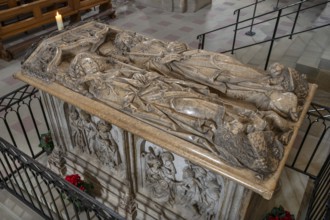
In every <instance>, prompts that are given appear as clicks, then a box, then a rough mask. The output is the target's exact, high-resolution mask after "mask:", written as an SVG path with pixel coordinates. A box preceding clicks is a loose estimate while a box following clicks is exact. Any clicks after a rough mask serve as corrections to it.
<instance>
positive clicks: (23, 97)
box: [0, 85, 49, 158]
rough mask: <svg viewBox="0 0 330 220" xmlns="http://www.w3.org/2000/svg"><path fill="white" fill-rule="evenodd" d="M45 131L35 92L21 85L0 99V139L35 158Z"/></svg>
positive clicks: (29, 87)
mask: <svg viewBox="0 0 330 220" xmlns="http://www.w3.org/2000/svg"><path fill="white" fill-rule="evenodd" d="M48 131H49V125H48V122H47V118H46V115H45V111H44V107H43V105H42V102H41V99H40V96H39V94H38V89H36V88H34V87H32V86H30V85H25V86H22V87H20V88H18V89H16V90H14V91H12V92H10V93H8V94H7V95H5V96H3V97H0V136H1V137H2V138H4V139H5V140H7V141H8V142H10V143H11V144H12V145H14V146H16V147H21V150H22V151H24V152H25V153H27V154H28V155H29V156H31V157H32V158H37V157H38V156H39V155H41V154H42V153H43V150H42V149H41V148H39V147H37V146H38V144H39V139H40V135H41V134H42V133H47V132H48Z"/></svg>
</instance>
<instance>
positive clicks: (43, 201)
mask: <svg viewBox="0 0 330 220" xmlns="http://www.w3.org/2000/svg"><path fill="white" fill-rule="evenodd" d="M0 187H1V188H4V189H6V190H8V191H9V192H10V193H12V194H13V195H14V196H16V197H17V198H18V199H20V200H21V201H23V202H24V203H25V204H26V205H28V206H29V207H30V208H32V209H33V210H34V211H36V212H37V213H38V214H39V215H40V216H42V217H43V218H44V219H96V218H97V219H123V218H122V217H121V216H120V215H118V214H117V213H116V212H114V211H113V210H111V209H110V208H108V207H106V206H105V205H103V204H102V203H100V202H98V201H97V200H95V199H94V198H92V197H91V196H89V195H88V194H86V193H84V192H83V191H81V190H80V189H78V188H77V187H75V186H73V185H72V184H71V183H69V182H67V181H66V180H64V179H62V178H61V177H60V176H58V175H57V174H55V173H53V172H52V171H51V170H49V169H47V168H46V167H45V166H43V165H42V164H40V163H38V162H37V161H35V160H33V159H32V158H31V157H29V156H28V155H27V154H25V153H23V152H22V151H20V150H19V149H17V148H16V147H14V146H13V145H11V144H9V143H8V142H7V141H5V140H4V139H2V138H0Z"/></svg>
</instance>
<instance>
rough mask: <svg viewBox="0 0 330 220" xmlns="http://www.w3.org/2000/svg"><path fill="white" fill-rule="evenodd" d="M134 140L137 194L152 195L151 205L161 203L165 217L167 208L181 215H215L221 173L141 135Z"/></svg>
mask: <svg viewBox="0 0 330 220" xmlns="http://www.w3.org/2000/svg"><path fill="white" fill-rule="evenodd" d="M135 143H136V148H137V149H138V151H137V152H138V153H137V155H136V157H137V161H138V166H137V169H138V173H137V178H138V181H137V182H138V194H139V193H141V194H143V195H144V196H146V197H149V198H152V199H153V202H154V204H152V203H150V201H149V202H148V203H150V204H152V205H151V206H153V208H156V209H157V208H159V207H160V206H161V207H162V208H161V212H162V215H164V216H163V217H166V218H169V219H172V217H170V216H171V214H169V213H170V212H174V213H173V215H180V216H181V217H183V218H184V219H217V215H218V211H219V210H220V207H221V201H223V199H224V198H223V193H222V188H223V185H224V184H225V183H224V180H223V178H222V177H221V176H219V175H215V174H213V173H212V172H210V171H208V170H206V169H204V168H202V167H200V166H197V165H195V164H193V163H191V162H190V161H188V160H185V159H184V158H182V157H179V156H177V155H175V154H173V153H171V152H169V151H166V150H165V149H162V148H160V147H158V146H157V145H154V144H152V143H150V142H148V141H145V140H143V139H141V138H137V140H135ZM149 206H150V205H149ZM164 210H167V212H168V213H167V214H166V211H164Z"/></svg>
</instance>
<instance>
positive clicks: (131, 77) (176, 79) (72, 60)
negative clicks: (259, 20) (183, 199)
mask: <svg viewBox="0 0 330 220" xmlns="http://www.w3.org/2000/svg"><path fill="white" fill-rule="evenodd" d="M34 53H35V55H33V54H32V55H31V56H30V57H29V58H28V59H27V60H26V61H25V62H24V63H23V66H22V70H23V72H24V73H26V74H29V75H33V76H37V77H39V78H42V79H43V80H48V81H56V82H57V83H59V84H61V85H63V86H66V87H68V88H70V89H72V90H74V91H76V92H78V93H80V94H83V95H85V96H88V97H90V98H93V99H96V100H99V101H101V102H104V103H106V104H108V105H109V106H111V107H114V108H116V109H118V110H121V111H123V112H125V113H127V114H129V115H131V116H133V117H136V118H138V119H140V120H142V121H144V122H146V123H149V124H151V125H153V126H155V127H157V128H160V129H163V130H165V131H166V132H168V133H171V134H173V135H176V136H178V137H180V138H183V139H185V140H187V141H190V142H192V143H194V144H196V145H198V146H199V147H202V148H204V149H207V150H208V151H210V152H212V153H214V154H215V155H217V156H218V157H219V158H221V159H223V160H224V161H226V162H227V163H229V164H231V165H233V166H237V167H245V168H249V169H251V170H253V171H255V172H257V173H258V174H261V175H269V174H271V173H273V172H274V171H275V170H276V169H277V167H278V164H279V161H280V160H281V158H282V155H283V151H284V146H285V145H286V144H287V143H288V142H289V140H290V138H291V134H292V130H293V126H294V122H295V121H296V120H297V118H298V115H299V112H300V107H301V104H302V103H303V100H304V99H305V97H306V95H307V91H308V84H307V82H306V81H305V79H304V77H303V76H302V75H300V74H299V73H297V72H296V71H295V70H293V69H291V68H285V67H284V66H283V65H280V64H275V65H272V66H271V68H270V70H269V71H268V72H263V71H259V70H255V69H253V68H251V67H248V66H246V65H244V64H242V63H240V62H239V61H237V60H235V59H233V58H231V57H228V56H225V55H222V54H218V53H213V52H209V51H202V50H192V49H189V48H188V47H187V45H185V44H184V43H179V42H164V41H160V40H156V39H150V38H147V37H145V36H142V35H139V34H136V33H132V32H127V31H120V30H116V29H112V28H111V27H110V26H108V25H106V24H101V23H96V22H91V23H88V24H86V25H85V26H81V27H77V28H75V29H72V30H70V31H68V32H64V33H63V34H59V35H57V36H54V37H52V38H49V39H47V40H45V41H44V42H42V43H41V44H40V45H39V47H38V48H37V49H36V51H35V52H34ZM44 53H46V54H47V56H43V57H40V56H38V54H44ZM35 63H39V64H40V65H39V67H38V66H37V67H36V66H35ZM45 72H46V73H45ZM70 114H72V115H70V117H71V118H72V119H70V120H71V121H70V126H71V128H72V129H71V130H72V135H73V142H74V143H75V145H76V146H78V147H80V148H81V151H83V152H88V153H90V154H96V155H98V157H99V159H100V161H102V163H104V164H108V165H110V166H117V165H118V164H119V163H120V158H119V157H118V156H116V152H118V150H117V149H116V148H117V147H116V146H115V144H114V142H113V140H112V138H111V136H109V135H108V134H109V132H108V131H109V130H110V129H111V128H109V127H108V125H106V123H103V124H100V125H98V124H97V123H98V122H97V121H93V120H91V118H90V116H88V114H87V115H86V114H84V113H83V112H81V111H77V112H74V111H73V112H70ZM77 115H78V116H77ZM107 154H109V155H110V156H107V157H106V158H105V157H104V155H107ZM109 158H110V159H109ZM168 178H169V177H168Z"/></svg>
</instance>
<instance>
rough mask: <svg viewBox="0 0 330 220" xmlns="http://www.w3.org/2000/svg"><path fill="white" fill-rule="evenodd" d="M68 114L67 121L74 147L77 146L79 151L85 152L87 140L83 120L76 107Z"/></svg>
mask: <svg viewBox="0 0 330 220" xmlns="http://www.w3.org/2000/svg"><path fill="white" fill-rule="evenodd" d="M69 114H70V115H69V123H70V128H71V132H72V134H71V136H72V141H73V143H72V144H73V146H74V147H78V148H79V150H80V151H82V152H85V151H86V148H87V142H86V137H85V134H84V128H83V121H82V119H81V118H80V115H79V112H78V111H77V110H76V109H73V110H72V111H71V112H70V113H69Z"/></svg>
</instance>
